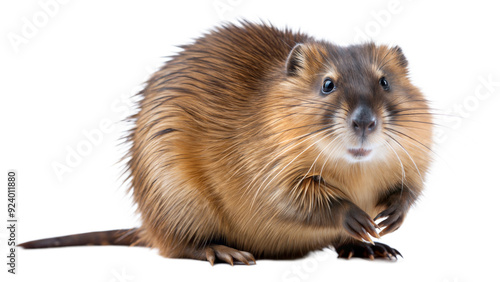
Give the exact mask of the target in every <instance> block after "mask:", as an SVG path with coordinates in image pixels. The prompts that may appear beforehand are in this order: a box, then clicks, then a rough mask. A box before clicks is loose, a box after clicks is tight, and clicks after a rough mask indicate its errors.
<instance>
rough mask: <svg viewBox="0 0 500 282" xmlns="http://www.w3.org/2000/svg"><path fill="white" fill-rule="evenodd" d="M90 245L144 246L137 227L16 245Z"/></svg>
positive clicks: (49, 246)
mask: <svg viewBox="0 0 500 282" xmlns="http://www.w3.org/2000/svg"><path fill="white" fill-rule="evenodd" d="M92 245H101V246H104V245H124V246H144V245H143V244H141V243H140V242H139V236H138V229H137V228H132V229H119V230H109V231H99V232H89V233H82V234H74V235H68V236H61V237H54V238H47V239H42V240H35V241H29V242H26V243H22V244H20V245H18V246H20V247H23V248H25V249H38V248H54V247H69V246H92Z"/></svg>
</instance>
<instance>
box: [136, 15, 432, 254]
mask: <svg viewBox="0 0 500 282" xmlns="http://www.w3.org/2000/svg"><path fill="white" fill-rule="evenodd" d="M298 43H303V45H304V46H302V47H303V48H301V50H300V52H301V53H300V54H297V61H296V62H293V63H295V64H298V65H299V67H298V68H297V69H295V70H294V71H296V73H294V74H293V75H288V74H287V73H286V70H287V68H288V67H287V66H286V63H287V58H288V56H289V54H290V51H291V50H292V48H293V47H294V46H296V44H298ZM183 48H184V50H183V51H182V52H180V53H179V54H178V55H177V56H175V57H173V58H172V60H171V61H169V62H168V63H167V64H166V65H165V66H164V67H163V68H162V69H161V70H159V71H158V72H157V73H156V74H155V75H154V76H153V77H152V78H151V80H150V81H149V82H148V85H147V87H146V88H145V89H144V91H143V92H142V93H141V94H142V95H143V100H142V102H141V104H140V112H139V113H138V114H137V115H136V116H135V119H136V128H135V129H134V130H133V132H132V134H131V136H130V140H131V141H132V143H133V145H132V148H131V150H130V152H131V155H130V157H131V159H130V162H129V165H130V166H129V167H130V172H131V176H132V187H133V192H134V197H135V200H136V201H137V203H138V206H139V211H140V212H141V215H142V219H143V226H142V227H141V238H142V241H143V242H144V243H146V244H147V245H149V246H151V247H154V248H158V249H159V250H160V253H161V254H162V255H164V256H167V257H192V256H191V255H190V252H191V251H187V252H186V249H189V250H190V249H192V248H194V249H203V248H204V247H205V246H207V245H210V244H213V243H214V242H216V243H222V244H225V245H228V246H231V247H233V248H236V249H239V250H246V251H249V252H251V253H253V254H254V255H256V256H257V257H270V258H286V257H296V256H302V255H304V254H306V253H307V252H309V251H311V250H315V249H319V248H323V247H325V246H328V245H332V244H334V243H335V242H339V241H341V240H344V239H348V238H350V236H348V235H347V234H346V232H345V231H343V230H342V228H341V227H340V224H339V221H340V220H341V219H340V217H339V215H340V214H341V213H340V212H339V213H338V214H339V215H335V213H336V211H335V210H333V211H332V210H331V208H332V207H333V206H332V201H335V199H337V198H346V199H348V200H350V201H352V202H353V203H355V204H357V205H358V206H359V207H360V208H361V209H363V210H364V211H366V212H367V213H368V214H369V215H371V216H372V218H373V217H375V215H377V213H378V212H381V211H382V210H383V208H384V206H383V205H382V206H377V203H379V202H380V203H382V202H383V199H385V198H386V197H389V195H390V194H391V192H393V191H395V190H401V189H402V187H404V188H403V189H405V190H407V191H408V193H407V194H408V195H409V196H408V197H407V198H410V200H408V205H411V204H412V203H413V201H414V200H415V199H416V198H417V197H418V195H419V194H420V193H421V190H422V185H423V183H422V181H423V179H422V178H423V177H424V176H425V172H426V171H427V168H428V164H429V160H430V157H429V150H428V147H430V146H431V130H430V129H431V126H430V123H431V116H430V115H429V114H427V113H428V108H427V103H426V101H425V100H424V98H423V97H422V95H421V93H420V92H419V91H418V89H416V88H415V87H414V86H413V85H412V84H411V83H410V81H409V80H408V78H407V69H406V59H405V58H404V56H403V55H402V53H401V50H400V49H399V48H389V47H386V46H378V47H377V46H375V45H374V44H364V45H356V46H350V47H339V46H336V45H333V44H330V43H327V42H323V41H317V40H314V39H312V38H310V37H308V36H306V35H303V34H298V33H293V32H291V31H288V30H285V31H280V30H278V29H276V28H273V27H270V26H265V25H255V24H248V23H244V24H242V26H235V25H228V26H225V27H221V28H218V29H216V30H214V31H213V32H211V33H209V34H207V35H206V36H204V37H202V38H199V39H198V40H196V42H195V43H193V44H190V45H186V46H183ZM380 73H383V74H384V75H385V76H386V77H390V78H391V80H392V83H393V85H394V86H393V91H392V92H391V93H389V94H387V93H369V92H367V89H368V90H371V89H373V88H374V87H376V86H378V84H377V81H378V79H379V77H378V75H379V74H380ZM325 75H330V76H332V77H334V78H335V79H336V80H338V81H342V82H343V83H344V84H341V85H339V88H340V87H343V89H344V90H340V89H339V91H337V92H336V93H335V95H332V96H331V97H321V96H320V95H319V94H318V93H319V89H320V87H321V79H322V78H323V77H324V76H325ZM370 83H372V84H374V85H375V86H373V87H372V86H370V85H369V84H370ZM348 94H350V95H351V97H349V95H348ZM359 95H364V96H363V97H362V98H363V99H369V100H370V101H369V103H370V104H371V105H373V106H374V107H375V110H376V111H377V115H378V116H379V117H380V118H381V119H383V121H384V122H385V123H387V124H385V125H384V127H387V128H388V127H391V128H393V129H394V130H397V131H400V132H401V134H400V133H397V132H395V131H389V130H387V129H385V128H384V132H385V135H384V134H380V135H381V136H379V138H383V139H385V140H387V142H389V144H391V146H392V150H391V149H389V148H385V149H384V150H385V151H386V152H385V153H386V155H387V157H386V158H385V159H384V160H383V161H375V162H370V163H363V162H361V163H354V164H353V163H349V162H347V161H345V160H344V159H342V158H341V157H340V154H341V153H342V154H344V153H345V152H343V151H342V152H340V150H339V148H338V147H339V146H336V147H335V145H338V144H340V140H337V141H336V142H334V143H333V144H334V146H333V148H334V149H335V150H337V151H338V152H328V153H325V152H324V151H323V152H321V146H317V145H318V144H315V142H323V143H324V144H328V142H330V141H332V138H335V137H337V136H340V137H339V138H344V139H345V138H349V134H348V132H347V131H348V130H347V129H346V128H345V127H343V126H342V121H343V119H344V118H346V115H347V114H348V113H349V110H350V109H351V107H353V105H354V103H355V102H356V100H358V99H361V98H360V96H359ZM383 95H384V96H383ZM353 97H354V98H353ZM341 109H345V110H346V111H347V112H346V111H343V110H341ZM412 109H415V110H412ZM389 110H392V111H393V112H394V113H397V111H401V113H403V112H404V115H403V114H401V116H397V115H395V114H394V115H392V116H391V115H389V114H388V113H389ZM328 111H333V112H334V118H333V120H334V121H335V122H336V123H337V125H339V126H338V130H337V131H335V132H333V133H331V134H333V135H331V136H327V135H328V133H329V131H328V130H326V131H325V130H323V131H320V130H322V128H325V127H327V126H329V125H333V123H332V124H329V123H328V120H325V115H327V114H328ZM389 123H390V124H389ZM402 134H404V135H402ZM388 136H391V137H388ZM407 136H408V137H407ZM391 138H394V139H395V140H392V139H391ZM321 139H322V140H321ZM398 143H399V144H398ZM325 146H326V145H325ZM403 147H404V148H405V149H406V152H405V151H404V150H403ZM332 150H333V149H332ZM396 153H397V155H398V156H396ZM398 158H399V159H400V161H401V163H402V166H403V167H404V176H405V177H404V183H401V180H402V169H401V163H400V161H399V159H398ZM412 159H413V160H412ZM417 167H418V170H419V173H418V172H417V169H416V168H417ZM320 171H321V172H322V173H321V180H322V181H319V182H318V181H314V176H315V175H319V174H320ZM420 175H421V176H422V178H421V177H420ZM405 195H406V194H405Z"/></svg>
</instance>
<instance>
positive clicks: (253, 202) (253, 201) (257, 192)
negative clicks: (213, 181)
mask: <svg viewBox="0 0 500 282" xmlns="http://www.w3.org/2000/svg"><path fill="white" fill-rule="evenodd" d="M319 133H320V132H318V133H317V134H319ZM328 136H329V135H325V136H323V137H322V138H320V139H318V140H316V141H315V142H314V143H312V144H310V145H309V146H307V148H305V149H304V150H302V152H300V153H299V154H298V155H297V156H295V157H294V158H293V159H292V160H291V161H290V162H289V163H288V164H287V165H286V166H284V167H283V168H282V169H281V170H280V171H279V172H278V173H277V174H275V175H274V177H273V178H272V179H271V180H270V181H267V179H269V177H270V176H271V175H268V176H267V177H266V179H264V181H263V182H262V184H261V185H260V186H259V188H258V189H257V191H256V192H255V196H254V198H253V200H252V203H251V205H250V207H253V205H254V204H255V201H256V199H257V195H258V194H259V192H260V190H261V189H262V186H263V185H264V183H266V181H267V184H266V186H264V189H263V190H266V188H267V187H268V186H269V185H270V184H271V183H272V182H273V181H274V179H276V177H278V175H280V173H281V172H283V170H285V169H286V168H287V167H288V166H289V165H290V164H292V163H293V162H294V161H295V160H296V159H297V158H298V157H300V156H301V155H302V154H303V153H304V152H306V151H307V150H309V148H311V147H312V146H314V145H316V144H317V143H319V142H320V141H321V140H323V139H325V138H326V137H328Z"/></svg>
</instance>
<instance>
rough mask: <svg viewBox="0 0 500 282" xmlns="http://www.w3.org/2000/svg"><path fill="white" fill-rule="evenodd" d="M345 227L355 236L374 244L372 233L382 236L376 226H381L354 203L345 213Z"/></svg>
mask: <svg viewBox="0 0 500 282" xmlns="http://www.w3.org/2000/svg"><path fill="white" fill-rule="evenodd" d="M343 226H344V229H345V230H346V231H347V232H348V233H349V234H350V235H351V236H352V237H354V238H356V239H358V240H360V241H362V240H366V241H368V242H370V243H372V244H373V241H372V239H371V238H370V235H371V236H373V237H375V238H380V236H379V234H378V232H377V230H376V228H379V226H378V225H377V224H376V223H375V221H373V220H372V219H371V218H370V216H369V215H368V214H367V213H366V212H364V211H363V210H362V209H360V208H359V207H357V206H356V205H354V204H352V205H351V206H350V207H349V208H348V209H347V210H346V212H345V214H344V221H343Z"/></svg>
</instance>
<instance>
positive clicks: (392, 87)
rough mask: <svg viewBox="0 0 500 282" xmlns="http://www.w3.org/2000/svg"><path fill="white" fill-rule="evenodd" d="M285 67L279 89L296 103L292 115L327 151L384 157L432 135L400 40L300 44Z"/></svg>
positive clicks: (361, 158)
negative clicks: (344, 44) (282, 87)
mask: <svg viewBox="0 0 500 282" xmlns="http://www.w3.org/2000/svg"><path fill="white" fill-rule="evenodd" d="M285 72H286V79H285V82H284V84H285V86H286V87H285V88H286V89H287V91H286V93H283V92H282V95H283V96H284V97H285V98H286V99H287V101H288V102H287V103H289V104H290V105H293V107H292V108H293V110H294V111H300V114H296V115H294V117H295V118H296V123H299V124H302V125H303V128H305V129H306V130H307V131H306V132H309V135H314V137H313V138H311V140H312V141H313V142H314V146H315V148H316V149H317V150H319V151H320V153H321V154H322V155H325V156H327V157H328V158H329V159H332V158H333V159H336V160H338V159H343V160H344V161H347V162H348V163H358V162H368V161H374V160H382V161H383V160H385V159H386V158H388V157H390V158H394V157H397V156H404V155H408V156H409V153H408V152H409V151H410V150H411V149H412V148H421V149H423V148H424V147H426V143H428V142H427V140H430V134H431V130H430V126H429V124H431V115H430V113H429V111H428V106H427V102H426V100H425V99H424V98H423V96H422V94H421V93H420V91H419V90H418V89H417V88H416V87H414V86H413V85H412V84H411V83H410V81H409V79H408V69H407V60H406V58H405V56H404V55H403V53H402V51H401V48H399V47H392V48H391V47H388V46H376V45H375V44H372V43H370V44H362V45H353V46H348V47H340V46H335V45H332V44H329V43H325V42H312V43H303V44H298V45H296V46H295V47H294V48H293V49H292V50H291V52H290V53H289V55H288V58H287V61H286V65H285ZM307 125H309V126H307ZM306 132H303V133H301V134H304V135H305V134H307V133H306ZM419 140H422V141H419ZM421 145H422V146H421ZM413 153H415V150H414V152H413ZM391 155H392V156H391ZM398 158H399V157H398Z"/></svg>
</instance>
